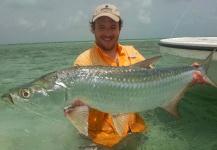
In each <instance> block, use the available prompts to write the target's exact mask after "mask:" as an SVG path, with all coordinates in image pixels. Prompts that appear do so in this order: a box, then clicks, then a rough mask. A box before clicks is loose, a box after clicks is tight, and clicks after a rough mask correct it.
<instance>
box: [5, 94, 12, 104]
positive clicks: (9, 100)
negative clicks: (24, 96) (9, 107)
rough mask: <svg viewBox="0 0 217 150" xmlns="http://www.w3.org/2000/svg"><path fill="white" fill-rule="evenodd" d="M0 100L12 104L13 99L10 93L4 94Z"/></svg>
mask: <svg viewBox="0 0 217 150" xmlns="http://www.w3.org/2000/svg"><path fill="white" fill-rule="evenodd" d="M2 99H3V100H5V101H6V102H11V103H12V104H14V101H13V98H12V96H11V94H10V93H6V94H4V95H3V96H2Z"/></svg>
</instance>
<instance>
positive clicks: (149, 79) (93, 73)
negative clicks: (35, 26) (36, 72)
mask: <svg viewBox="0 0 217 150" xmlns="http://www.w3.org/2000/svg"><path fill="white" fill-rule="evenodd" d="M213 52H214V51H213ZM213 52H212V53H211V54H210V55H209V56H208V57H207V59H206V60H205V61H204V62H203V64H202V65H200V66H199V67H194V66H181V67H167V68H156V69H147V68H146V67H147V66H149V65H150V62H153V61H155V60H158V59H159V58H160V57H156V58H153V59H149V60H145V61H142V62H140V63H138V64H135V65H132V66H125V67H112V66H75V67H71V68H66V69H62V70H59V71H55V72H51V73H49V74H46V75H44V76H42V77H40V78H38V79H36V80H34V81H32V82H29V83H27V84H24V85H21V86H18V87H16V88H13V89H10V90H9V92H8V93H6V94H4V95H3V96H2V98H3V99H6V100H7V101H9V102H11V103H13V104H16V103H20V102H21V103H26V102H34V101H39V102H40V99H41V98H42V97H45V99H44V100H45V101H52V99H51V98H50V97H51V95H52V94H54V93H56V92H58V93H64V94H61V96H58V95H59V94H56V95H57V98H59V99H61V100H60V101H61V102H62V103H64V104H63V105H65V106H67V107H66V108H65V113H66V114H67V115H68V117H69V119H70V120H71V122H72V123H73V124H74V126H75V127H76V128H77V129H78V130H79V131H80V132H81V133H83V134H84V135H88V129H87V128H88V112H89V108H94V109H97V110H99V111H102V112H106V113H109V114H111V115H112V116H113V122H114V125H115V127H116V130H117V132H118V133H119V135H120V136H121V135H122V133H123V130H124V129H125V126H126V124H127V122H128V119H129V113H135V112H142V111H146V110H150V109H153V108H156V107H158V106H163V108H164V109H165V110H167V111H168V112H170V113H171V114H173V115H174V116H176V117H178V118H179V117H180V116H179V113H178V109H177V107H178V103H179V101H180V99H181V97H182V96H183V94H184V93H185V91H186V90H187V89H188V87H189V86H188V85H189V83H191V82H192V80H193V74H194V72H195V70H199V71H200V72H201V73H202V75H203V76H204V77H205V78H206V80H207V82H208V83H210V84H212V85H214V86H216V84H215V83H213V82H212V81H211V80H210V79H209V78H208V76H207V75H206V74H207V69H208V68H209V65H210V62H211V60H212V56H213ZM41 95H42V96H41ZM78 100H79V101H81V102H83V103H84V104H85V105H84V106H79V107H73V104H74V103H75V102H76V101H78ZM69 104H70V106H68V105H69Z"/></svg>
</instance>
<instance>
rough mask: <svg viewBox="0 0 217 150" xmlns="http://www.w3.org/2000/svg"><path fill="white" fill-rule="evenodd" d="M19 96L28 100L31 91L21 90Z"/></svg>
mask: <svg viewBox="0 0 217 150" xmlns="http://www.w3.org/2000/svg"><path fill="white" fill-rule="evenodd" d="M20 96H21V97H22V98H27V99H28V98H30V97H31V91H30V90H29V89H21V90H20Z"/></svg>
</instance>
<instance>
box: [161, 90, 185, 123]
mask: <svg viewBox="0 0 217 150" xmlns="http://www.w3.org/2000/svg"><path fill="white" fill-rule="evenodd" d="M188 88H189V86H186V87H185V88H184V89H183V90H182V91H181V92H180V93H179V94H178V95H177V96H175V97H174V98H173V99H172V100H171V101H170V102H169V103H167V104H165V105H163V106H162V107H163V109H165V110H166V111H167V112H169V113H170V114H172V115H173V116H175V117H176V118H178V119H181V116H180V114H179V111H178V105H179V102H180V101H181V98H182V96H183V95H184V93H185V92H186V91H187V90H188Z"/></svg>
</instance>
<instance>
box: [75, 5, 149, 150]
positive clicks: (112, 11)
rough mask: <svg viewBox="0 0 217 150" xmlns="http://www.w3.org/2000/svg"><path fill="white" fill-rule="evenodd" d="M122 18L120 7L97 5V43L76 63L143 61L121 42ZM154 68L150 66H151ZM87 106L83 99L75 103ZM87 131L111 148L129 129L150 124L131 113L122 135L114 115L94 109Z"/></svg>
mask: <svg viewBox="0 0 217 150" xmlns="http://www.w3.org/2000/svg"><path fill="white" fill-rule="evenodd" d="M122 23H123V22H122V20H121V16H120V12H119V10H118V8H117V7H116V6H114V5H111V4H103V5H100V6H98V7H97V8H96V10H95V12H94V14H93V19H92V22H90V25H91V32H92V33H93V34H94V35H95V44H94V47H92V48H91V49H89V50H87V51H85V52H83V53H82V54H81V55H79V56H78V57H77V59H76V60H75V62H74V65H75V66H90V65H101V66H128V65H132V64H134V63H137V62H140V61H142V60H144V57H143V56H142V55H141V54H140V53H139V52H138V51H137V50H136V49H134V47H133V46H123V45H120V44H119V43H118V38H119V35H120V32H121V28H122ZM150 68H151V66H150ZM82 105H84V104H83V103H82V102H81V101H77V102H76V103H75V104H74V107H76V106H82ZM88 124H89V125H88V132H89V136H90V138H91V139H92V140H93V141H94V142H95V143H98V144H102V145H105V146H108V147H112V146H114V145H115V144H117V143H118V142H119V141H120V140H122V139H123V138H124V137H125V136H126V135H127V134H128V133H129V132H146V131H147V126H146V125H145V123H144V122H143V119H142V118H141V117H140V116H139V115H138V114H137V113H134V114H130V119H129V122H128V125H127V127H126V128H125V130H124V133H123V135H122V136H119V134H118V133H117V131H116V130H115V127H114V124H113V121H112V117H111V115H110V114H108V113H104V112H100V111H98V110H95V109H93V108H91V109H90V112H89V120H88Z"/></svg>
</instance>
